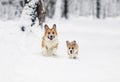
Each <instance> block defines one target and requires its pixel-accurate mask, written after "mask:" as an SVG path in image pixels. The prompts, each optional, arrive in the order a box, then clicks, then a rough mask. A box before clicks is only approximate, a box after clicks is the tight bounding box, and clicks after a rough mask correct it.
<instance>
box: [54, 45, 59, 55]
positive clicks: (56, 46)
mask: <svg viewBox="0 0 120 82" xmlns="http://www.w3.org/2000/svg"><path fill="white" fill-rule="evenodd" d="M57 48H58V43H57V44H56V45H55V46H54V47H53V55H57Z"/></svg>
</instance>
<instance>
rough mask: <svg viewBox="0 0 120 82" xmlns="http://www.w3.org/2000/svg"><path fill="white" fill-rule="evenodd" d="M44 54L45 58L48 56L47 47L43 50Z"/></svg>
mask: <svg viewBox="0 0 120 82" xmlns="http://www.w3.org/2000/svg"><path fill="white" fill-rule="evenodd" d="M42 54H43V55H44V56H47V54H48V53H47V49H46V47H43V48H42Z"/></svg>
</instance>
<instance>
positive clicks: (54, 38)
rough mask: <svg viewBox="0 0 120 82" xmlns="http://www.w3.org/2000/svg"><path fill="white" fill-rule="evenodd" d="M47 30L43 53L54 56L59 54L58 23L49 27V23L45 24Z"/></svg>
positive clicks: (43, 41)
mask: <svg viewBox="0 0 120 82" xmlns="http://www.w3.org/2000/svg"><path fill="white" fill-rule="evenodd" d="M44 28H45V32H44V36H43V38H42V54H43V55H45V56H52V55H56V54H57V48H58V33H57V30H56V24H53V27H52V28H49V27H48V25H47V24H45V25H44Z"/></svg>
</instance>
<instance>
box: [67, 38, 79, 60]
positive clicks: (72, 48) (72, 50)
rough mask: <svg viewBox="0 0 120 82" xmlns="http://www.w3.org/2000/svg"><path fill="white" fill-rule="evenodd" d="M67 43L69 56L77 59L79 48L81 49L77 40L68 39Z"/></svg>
mask: <svg viewBox="0 0 120 82" xmlns="http://www.w3.org/2000/svg"><path fill="white" fill-rule="evenodd" d="M66 44H67V54H68V56H69V58H73V59H76V58H77V56H78V50H79V49H78V48H79V47H78V44H77V42H76V41H75V40H74V41H72V42H69V41H66Z"/></svg>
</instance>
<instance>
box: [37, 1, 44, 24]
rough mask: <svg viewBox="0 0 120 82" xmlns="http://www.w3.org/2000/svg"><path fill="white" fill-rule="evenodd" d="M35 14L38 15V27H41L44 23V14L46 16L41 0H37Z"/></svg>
mask: <svg viewBox="0 0 120 82" xmlns="http://www.w3.org/2000/svg"><path fill="white" fill-rule="evenodd" d="M37 14H38V20H39V25H40V26H42V25H43V22H44V21H45V14H46V12H45V8H44V5H43V1H42V0H39V2H38V4H37Z"/></svg>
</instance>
